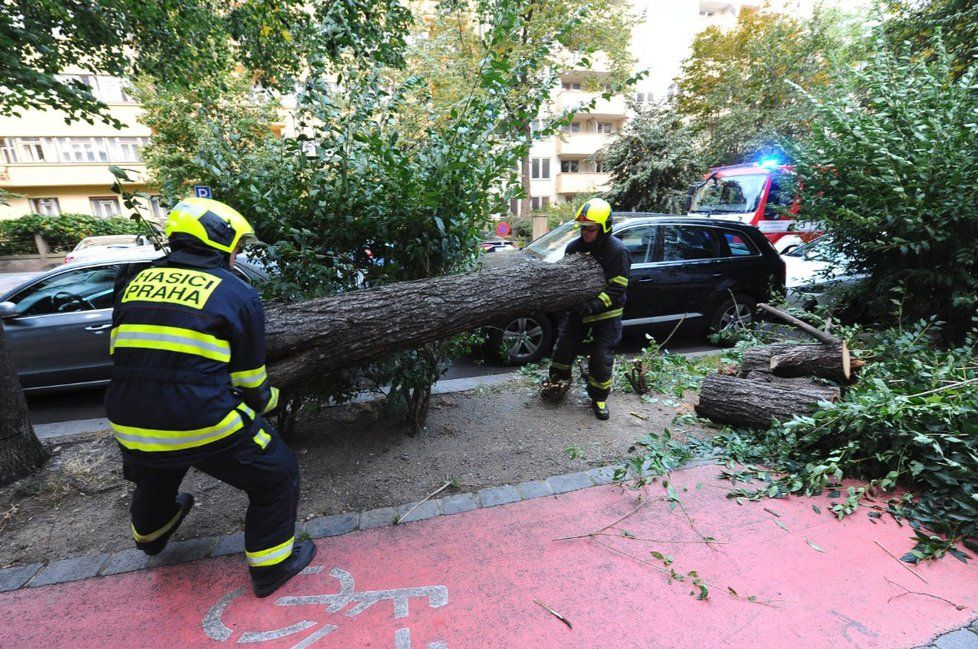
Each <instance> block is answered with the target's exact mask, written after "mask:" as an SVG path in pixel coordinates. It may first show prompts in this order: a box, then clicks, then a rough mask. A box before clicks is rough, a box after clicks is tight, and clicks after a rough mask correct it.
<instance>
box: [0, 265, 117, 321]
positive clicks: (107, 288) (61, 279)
mask: <svg viewBox="0 0 978 649" xmlns="http://www.w3.org/2000/svg"><path fill="white" fill-rule="evenodd" d="M118 272H119V265H118V264H112V265H110V266H96V267H92V268H78V269H76V270H72V271H68V272H66V273H59V274H57V275H54V276H52V277H48V278H47V279H43V280H41V281H40V282H38V283H36V284H34V285H32V286H30V287H28V288H26V289H24V290H23V291H21V292H20V293H18V294H16V295H14V296H13V297H12V298H11V299H10V301H11V302H13V303H14V304H16V305H17V313H19V314H21V315H25V316H35V315H50V314H54V313H71V312H73V311H92V310H95V309H111V308H112V302H113V300H112V298H113V295H112V294H113V288H114V285H115V276H116V274H117V273H118Z"/></svg>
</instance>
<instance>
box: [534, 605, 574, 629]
mask: <svg viewBox="0 0 978 649" xmlns="http://www.w3.org/2000/svg"><path fill="white" fill-rule="evenodd" d="M533 601H534V602H536V603H537V604H539V605H540V606H542V607H543V609H544V610H545V611H547V613H550V614H551V615H553V616H554V617H555V618H557V619H558V620H560V621H561V622H563V623H564V624H566V625H567V628H568V629H573V628H574V625H572V624H571V623H570V620H568V619H567V618H566V617H564V616H563V615H561V614H560V613H558V612H557V611H555V610H553V609H552V608H550V607H549V606H547V605H546V604H544V603H543V602H541V601H540V600H538V599H535V600H533Z"/></svg>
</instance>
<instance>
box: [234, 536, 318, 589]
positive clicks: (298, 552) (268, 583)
mask: <svg viewBox="0 0 978 649" xmlns="http://www.w3.org/2000/svg"><path fill="white" fill-rule="evenodd" d="M315 556H316V544H315V543H313V542H312V541H303V542H302V543H299V544H298V545H296V546H295V547H294V548H292V554H290V555H289V558H288V559H286V560H285V561H282V562H281V563H276V564H275V565H274V566H266V567H264V568H249V569H248V571H249V572H250V573H251V586H252V588H253V589H254V591H255V597H268V596H269V595H271V594H272V593H274V592H275V591H276V590H278V589H279V587H280V586H282V585H284V584H285V582H287V581H288V580H290V579H292V578H293V577H295V576H296V575H297V574H299V573H300V572H302V569H303V568H305V567H306V566H308V565H309V562H310V561H312V559H313V557H315Z"/></svg>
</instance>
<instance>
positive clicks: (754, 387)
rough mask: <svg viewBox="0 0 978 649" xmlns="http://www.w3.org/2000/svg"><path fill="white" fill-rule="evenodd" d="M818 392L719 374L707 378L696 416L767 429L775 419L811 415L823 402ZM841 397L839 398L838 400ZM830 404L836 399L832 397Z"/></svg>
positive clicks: (701, 388)
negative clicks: (818, 403) (820, 401)
mask: <svg viewBox="0 0 978 649" xmlns="http://www.w3.org/2000/svg"><path fill="white" fill-rule="evenodd" d="M821 394H822V392H821V391H820V390H818V389H814V388H813V389H806V390H799V389H798V388H797V387H794V386H792V387H782V386H780V385H775V384H774V383H772V382H767V381H764V380H751V379H742V378H737V377H735V376H721V375H718V374H715V375H712V376H708V377H706V378H704V379H703V382H702V384H701V385H700V398H699V403H697V404H696V414H697V415H699V416H700V417H704V418H706V419H709V420H711V421H714V422H716V423H718V424H730V425H734V426H741V427H748V428H767V427H769V426H770V425H771V422H772V420H775V419H776V420H778V421H781V422H784V421H788V420H789V419H791V418H792V417H794V416H795V415H806V414H811V413H812V412H814V410H815V404H816V402H818V401H819V400H821V399H822V396H821ZM835 398H837V397H835ZM826 400H828V401H831V400H832V397H831V396H830V398H829V399H826Z"/></svg>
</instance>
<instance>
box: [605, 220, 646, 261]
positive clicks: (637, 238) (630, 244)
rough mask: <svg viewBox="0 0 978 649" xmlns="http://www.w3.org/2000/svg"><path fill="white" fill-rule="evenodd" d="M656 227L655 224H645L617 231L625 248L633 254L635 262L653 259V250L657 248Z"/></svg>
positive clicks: (616, 234) (617, 235) (616, 233)
mask: <svg viewBox="0 0 978 649" xmlns="http://www.w3.org/2000/svg"><path fill="white" fill-rule="evenodd" d="M655 228H656V226H654V225H645V226H639V227H636V228H628V229H627V230H624V231H622V232H615V236H616V237H618V238H619V239H621V242H622V243H623V244H625V248H626V249H628V252H630V253H631V254H632V263H633V264H644V263H646V262H649V261H652V251H653V250H655Z"/></svg>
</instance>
